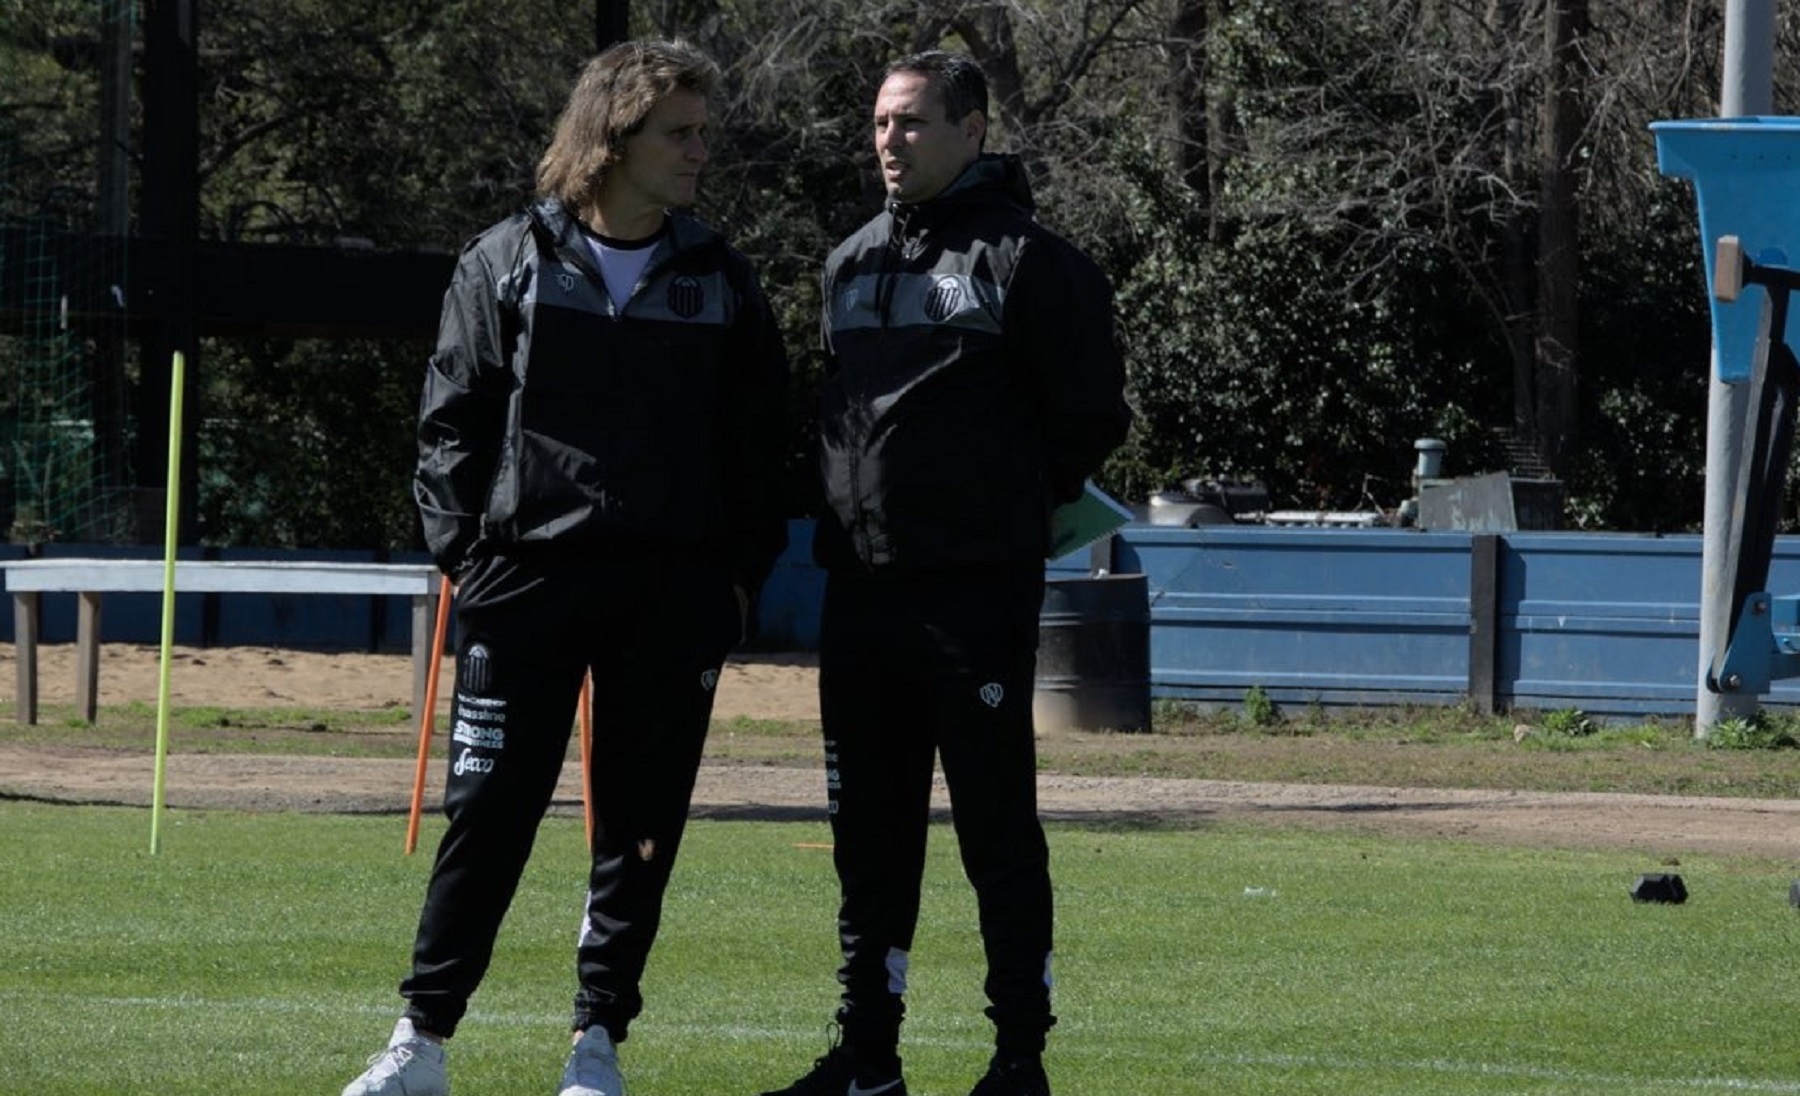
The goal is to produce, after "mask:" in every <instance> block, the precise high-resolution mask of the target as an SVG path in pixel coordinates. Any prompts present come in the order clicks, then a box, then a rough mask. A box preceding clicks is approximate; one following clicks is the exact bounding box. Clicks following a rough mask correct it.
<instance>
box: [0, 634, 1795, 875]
mask: <svg viewBox="0 0 1800 1096" xmlns="http://www.w3.org/2000/svg"><path fill="white" fill-rule="evenodd" d="M39 664H40V673H39V690H40V697H41V702H42V703H46V704H53V703H69V702H70V701H71V700H72V698H73V692H74V676H75V670H74V649H73V647H72V646H68V645H58V646H53V647H44V648H41V649H40V656H39ZM15 666H16V662H15V659H14V657H13V651H12V648H11V647H10V646H0V705H4V706H6V707H10V706H11V704H12V701H13V696H14V691H13V690H14V681H15ZM157 676H158V660H157V652H156V650H155V649H154V648H147V647H136V646H124V645H108V646H107V647H106V648H105V649H104V650H103V653H102V658H101V672H100V692H101V703H103V704H113V703H124V702H127V701H132V700H141V701H144V702H146V703H154V701H155V699H156V693H157ZM449 680H450V677H449V673H448V665H447V664H446V674H445V676H444V684H445V687H446V690H447V688H448V684H449ZM816 683H817V669H816V664H815V662H814V660H813V659H812V658H811V657H810V656H804V655H753V656H746V657H745V658H743V659H742V660H741V661H738V662H736V663H733V664H731V665H729V666H728V667H727V668H726V672H725V675H724V677H723V680H722V681H721V683H720V685H719V696H718V702H717V707H716V712H717V714H718V715H719V716H721V717H727V718H728V717H732V716H737V715H745V716H752V717H762V718H778V719H786V720H816V719H817V718H818V698H817V695H816ZM410 689H411V676H410V659H409V658H408V657H407V656H405V655H366V654H321V653H317V652H303V651H287V650H272V649H268V648H253V647H238V648H207V649H192V648H186V649H179V650H177V651H176V652H175V657H174V658H173V659H172V660H171V669H170V696H171V699H172V702H174V703H176V704H179V705H206V704H218V705H225V706H233V705H235V706H258V705H265V704H283V703H295V704H307V705H317V706H321V707H346V708H380V707H383V706H390V705H391V706H404V705H405V704H407V703H408V700H409V696H410ZM9 715H10V713H5V714H0V719H5V718H8V716H9ZM151 768H152V766H151V759H150V757H149V755H148V753H147V752H121V751H112V750H97V749H89V748H79V747H57V746H43V745H22V744H20V743H17V742H10V741H7V738H6V735H5V733H4V730H0V798H5V797H11V798H27V799H37V800H49V801H58V802H77V803H119V804H128V805H146V804H148V803H149V802H150V797H151V784H152V778H151ZM442 768H443V766H442V763H441V761H440V760H438V759H436V758H434V760H433V763H431V764H429V765H428V766H427V783H426V803H427V806H428V809H430V807H431V806H432V805H434V804H435V803H436V801H437V793H438V789H439V788H440V786H441V777H442ZM573 769H574V766H571V767H570V771H567V772H565V774H564V778H563V782H562V784H561V785H560V787H559V789H558V795H557V808H558V809H559V810H579V809H580V786H579V784H578V783H577V782H576V780H575V775H576V774H575V773H574V772H573ZM413 776H414V763H413V762H412V761H405V760H357V759H348V758H333V757H317V756H311V757H276V756H254V755H232V754H208V755H197V754H176V755H173V756H171V757H170V759H169V761H168V765H167V771H166V785H165V796H166V800H165V801H166V802H167V804H168V805H169V806H170V807H171V808H176V809H181V808H194V809H254V810H315V811H354V812H379V813H404V812H405V811H407V810H408V808H409V806H410V801H411V793H412V786H413ZM1038 786H1039V796H1040V802H1041V805H1042V810H1043V813H1044V815H1045V817H1047V818H1050V819H1058V820H1075V821H1082V820H1087V821H1101V820H1108V821H1125V822H1140V823H1142V822H1156V823H1168V822H1172V823H1179V824H1184V825H1201V826H1204V825H1207V824H1209V823H1212V822H1216V821H1224V820H1235V821H1252V822H1267V823H1270V824H1278V825H1305V826H1313V827H1330V828H1336V829H1348V830H1356V831H1365V832H1370V833H1393V834H1414V835H1435V836H1444V837H1453V838H1460V839H1468V840H1477V841H1486V842H1495V843H1502V844H1534V845H1555V846H1567V847H1607V848H1619V849H1626V850H1634V851H1636V852H1637V853H1640V854H1642V856H1643V857H1644V861H1643V869H1642V870H1647V871H1649V870H1658V868H1657V865H1659V864H1662V863H1667V862H1669V861H1673V860H1677V859H1678V858H1679V856H1680V855H1681V854H1682V853H1684V852H1713V853H1743V854H1752V855H1760V856H1770V857H1776V858H1794V859H1800V801H1794V800H1751V799H1724V798H1701V797H1679V796H1644V795H1609V794H1549V793H1536V792H1505V791H1468V790H1435V789H1409V788H1376V787H1355V786H1342V785H1318V784H1250V783H1239V782H1224V781H1208V780H1168V779H1133V778H1098V777H1069V776H1055V775H1049V776H1043V777H1040V778H1039V784H1038ZM823 802H824V779H823V775H822V772H821V771H820V770H819V769H817V768H779V767H770V766H762V767H757V766H713V765H709V766H707V767H706V768H705V769H704V770H703V771H702V772H701V775H700V781H699V787H698V790H697V792H696V797H695V813H696V814H697V815H701V816H710V817H758V818H823V817H824V811H823ZM937 807H938V809H939V810H940V811H943V810H946V809H947V808H948V801H947V799H946V797H945V796H944V794H943V789H942V787H941V786H940V787H939V789H938V793H937Z"/></svg>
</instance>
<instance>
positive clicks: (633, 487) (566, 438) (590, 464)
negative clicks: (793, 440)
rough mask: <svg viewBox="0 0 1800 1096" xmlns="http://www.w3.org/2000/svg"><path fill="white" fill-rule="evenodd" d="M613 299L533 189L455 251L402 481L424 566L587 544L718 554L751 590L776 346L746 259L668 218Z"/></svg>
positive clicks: (768, 555)
mask: <svg viewBox="0 0 1800 1096" xmlns="http://www.w3.org/2000/svg"><path fill="white" fill-rule="evenodd" d="M655 249H656V250H655V252H654V254H653V255H652V257H651V259H650V262H649V266H648V267H646V269H645V271H644V274H643V276H642V278H641V279H640V280H639V283H638V286H637V288H636V289H635V290H634V291H633V292H632V295H631V298H630V300H629V301H627V302H626V304H625V307H624V308H623V309H615V308H614V306H613V303H612V299H611V297H610V296H609V295H608V294H607V291H606V285H605V283H604V282H603V281H602V279H601V276H600V271H599V269H598V268H597V266H596V265H595V262H594V258H593V254H592V252H591V250H590V249H589V247H588V244H587V242H586V240H585V239H584V238H583V236H582V233H581V228H580V226H579V224H578V223H577V221H576V220H575V218H574V217H573V216H572V215H571V214H570V213H569V212H568V211H567V210H566V209H565V208H564V207H563V205H562V204H561V203H560V202H557V201H554V200H544V201H540V202H538V203H537V204H536V205H534V206H532V207H531V208H530V209H529V210H526V211H524V212H521V213H518V214H516V215H514V216H512V217H510V218H508V219H507V220H505V221H502V222H501V223H499V224H497V225H495V226H493V227H492V228H490V229H488V230H487V231H486V232H483V233H482V234H481V235H479V236H477V237H475V239H473V240H472V241H470V242H469V244H468V245H467V246H466V247H465V248H464V249H463V253H462V256H461V258H460V260H459V261H458V262H457V266H456V272H455V275H454V276H453V277H452V279H451V283H450V288H449V291H448V292H447V293H446V294H445V298H444V310H443V318H442V321H441V324H440V326H439V329H438V341H437V349H436V352H435V353H433V354H432V356H431V363H430V367H429V368H428V369H427V370H426V376H425V388H424V392H423V394H422V395H421V397H420V409H419V432H418V438H419V464H418V469H417V472H416V474H415V476H414V482H413V488H414V490H413V493H414V496H415V498H416V499H417V501H418V505H419V515H420V518H421V520H422V522H423V524H424V529H425V540H426V543H427V545H428V546H429V548H430V550H431V552H432V555H433V557H434V558H435V559H436V560H437V563H438V566H439V567H441V568H442V569H443V570H444V572H445V573H446V574H449V575H452V576H458V575H460V573H461V572H462V571H463V570H464V569H465V568H466V567H467V566H468V565H469V564H471V563H472V562H474V561H475V560H476V559H477V558H480V557H481V556H483V555H489V554H495V553H504V552H508V551H510V550H524V551H534V550H545V549H554V550H557V551H563V550H574V551H579V550H580V549H582V548H584V547H588V546H599V545H606V546H610V547H623V548H627V549H629V548H632V547H643V548H645V549H647V550H652V551H655V550H662V549H676V550H696V549H697V550H700V551H702V552H714V553H717V555H718V558H719V559H720V560H721V562H723V563H724V564H725V565H726V566H728V567H729V568H730V571H731V575H732V579H733V581H734V582H736V583H738V584H739V585H741V586H742V587H744V589H745V590H747V591H750V592H754V591H755V590H756V589H757V588H758V587H759V586H760V585H761V583H762V580H763V579H764V578H765V577H766V576H767V575H768V572H769V570H770V568H771V567H772V566H773V565H774V561H775V557H776V556H777V555H778V554H780V552H781V549H782V547H783V546H784V545H785V544H786V543H787V531H786V521H785V518H784V516H783V515H782V513H781V511H780V507H779V502H778V498H779V495H778V491H777V477H778V474H779V466H780V460H781V451H782V443H783V440H784V438H783V431H782V426H781V422H782V415H783V412H784V408H785V399H786V397H785V391H786V383H787V372H788V366H787V357H786V355H785V353H784V352H783V349H782V345H781V339H780V334H779V332H778V330H777V329H776V325H775V321H774V318H773V316H772V315H771V313H770V311H769V305H768V301H767V300H766V298H765V297H764V296H763V292H762V288H761V287H760V285H759V284H758V283H757V280H756V277H755V275H754V273H753V271H752V270H751V267H750V263H749V261H748V260H747V259H745V258H744V256H743V255H741V254H739V253H738V252H737V251H736V250H734V249H733V248H731V247H730V246H729V245H728V244H727V243H726V242H725V240H724V238H723V237H721V236H720V235H719V234H718V233H716V232H714V231H713V230H712V229H710V228H708V227H706V226H705V225H703V224H701V223H700V222H699V221H696V220H694V219H692V218H690V217H686V216H682V215H679V214H673V213H671V214H670V215H669V219H668V223H667V226H666V229H665V232H664V235H663V238H662V239H661V240H659V241H658V242H657V243H656V244H655Z"/></svg>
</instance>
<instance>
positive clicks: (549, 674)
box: [400, 555, 741, 1039]
mask: <svg viewBox="0 0 1800 1096" xmlns="http://www.w3.org/2000/svg"><path fill="white" fill-rule="evenodd" d="M457 631H458V643H457V646H458V657H457V678H456V692H455V700H454V705H453V711H452V716H451V731H450V754H449V767H450V774H449V779H448V784H447V787H446V789H445V799H444V811H445V815H446V817H447V818H448V821H449V828H448V829H447V830H446V832H445V834H444V837H443V840H442V842H441V843H440V844H439V846H438V854H437V861H436V864H435V866H434V867H433V869H432V875H431V882H430V884H429V886H428V888H427V891H426V897H425V905H424V909H423V911H422V912H421V914H420V917H419V931H418V936H417V938H416V940H415V943H414V949H413V967H412V973H411V974H410V975H409V976H408V977H407V978H406V979H405V980H404V981H403V982H402V983H401V986H400V992H401V995H402V996H403V997H405V998H406V999H407V1001H408V1008H407V1014H408V1015H409V1016H411V1017H412V1018H413V1020H414V1022H415V1023H416V1024H417V1025H418V1026H420V1027H422V1028H424V1029H426V1030H428V1031H433V1032H436V1033H438V1034H441V1035H445V1036H448V1035H451V1034H453V1033H454V1032H455V1029H456V1026H457V1023H458V1021H460V1020H461V1018H462V1015H463V1013H464V1011H465V1010H466V1009H467V1007H468V1001H469V997H470V995H471V994H473V993H474V992H475V988H476V986H477V985H479V983H480V981H481V979H482V976H483V975H484V974H485V973H486V971H487V967H488V964H489V961H490V959H491V958H492V955H493V948H494V941H495V937H496V936H497V934H498V933H499V930H500V924H501V921H502V919H503V918H504V916H505V914H506V910H507V907H508V906H509V905H510V904H511V902H512V898H513V895H514V892H515V891H516V889H517V887H518V882H519V878H520V876H521V874H522V873H523V871H524V868H525V862H526V860H527V859H528V858H529V857H530V854H531V848H532V843H533V840H534V838H535V836H536V833H537V827H538V823H539V821H540V820H541V819H542V817H543V814H544V811H545V809H546V808H547V807H548V806H549V803H550V797H551V795H552V793H553V791H554V789H555V786H556V780H557V776H558V774H559V772H560V771H561V769H562V765H563V759H564V756H565V754H566V753H567V751H568V744H569V732H570V729H571V726H572V724H573V722H574V716H575V705H576V702H577V699H578V697H579V693H580V688H581V679H582V675H583V673H584V672H586V671H588V670H589V669H590V668H591V670H592V672H593V678H594V690H593V697H594V705H593V709H594V718H593V742H592V745H591V768H592V772H593V782H592V786H591V788H590V791H589V796H590V800H591V802H592V803H593V806H594V814H595V818H594V849H593V860H592V868H591V873H590V877H589V880H588V900H587V910H586V917H585V918H584V919H583V921H582V930H581V935H580V939H579V941H578V944H577V950H576V967H577V983H578V987H579V988H578V992H577V995H576V999H575V1017H574V1024H575V1027H576V1028H577V1029H579V1028H585V1027H587V1026H589V1025H591V1024H594V1023H601V1024H603V1025H605V1026H606V1027H607V1028H608V1030H610V1031H611V1032H612V1034H613V1037H614V1038H615V1039H623V1038H624V1037H625V1034H626V1028H627V1027H628V1026H629V1024H630V1022H631V1020H632V1019H633V1018H634V1017H635V1016H636V1015H637V1014H638V1012H639V1011H640V1010H641V1008H642V1007H643V998H642V996H641V995H640V993H639V988H638V983H639V979H640V977H641V975H642V974H643V970H644V964H645V961H646V959H647V958H648V956H649V952H650V946H651V943H652V942H653V941H654V939H655V937H656V930H657V926H658V924H659V923H660V920H661V915H662V900H663V894H664V890H665V888H666V886H667V884H668V880H669V874H670V870H671V868H672V866H673V864H674V861H675V854H676V851H677V849H678V848H679V847H680V844H681V836H682V830H683V827H684V825H685V822H686V819H687V812H688V805H689V802H690V800H691V798H692V795H693V788H694V777H695V774H696V772H697V770H698V768H699V763H700V755H701V750H702V747H703V746H704V744H705V740H706V728H707V724H708V721H709V720H710V717H711V713H712V701H713V687H714V685H715V684H716V683H717V681H718V674H719V668H720V665H721V664H722V663H723V661H724V658H725V655H726V653H727V651H728V650H729V648H730V646H731V645H732V644H733V643H734V642H736V640H737V639H738V638H739V634H740V631H741V623H740V620H739V617H738V609H737V600H736V595H735V594H734V593H733V592H732V590H731V587H730V583H729V581H728V579H727V578H726V576H725V572H724V571H723V569H721V568H717V567H712V566H708V565H705V564H703V563H698V562H696V561H693V560H683V559H679V558H670V557H668V556H656V557H650V556H647V555H633V556H631V557H627V558H617V559H610V560H608V559H603V558H597V557H591V558H587V559H584V560H582V561H580V562H579V564H578V565H577V564H572V563H570V562H565V561H557V562H554V563H552V562H547V561H541V560H528V561H526V562H524V563H520V562H517V561H509V560H496V561H492V562H489V563H486V564H483V565H481V566H480V567H478V568H477V570H476V572H475V573H474V574H472V575H470V576H468V578H467V579H465V581H464V583H463V585H462V587H461V588H460V589H459V591H458V597H457Z"/></svg>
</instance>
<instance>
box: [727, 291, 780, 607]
mask: <svg viewBox="0 0 1800 1096" xmlns="http://www.w3.org/2000/svg"><path fill="white" fill-rule="evenodd" d="M738 263H739V276H738V278H737V281H738V289H739V297H740V300H739V307H738V314H737V320H736V323H735V324H734V328H733V331H732V339H731V345H732V347H733V351H732V360H731V361H730V362H729V363H728V366H727V370H726V381H725V421H724V431H725V448H724V454H725V460H726V464H725V468H724V469H723V471H724V481H725V482H724V491H725V517H726V521H727V523H728V528H729V529H730V531H731V532H730V535H731V538H732V540H731V548H730V556H731V576H732V581H733V582H735V583H737V584H738V585H739V586H741V587H743V589H744V590H745V592H747V593H749V594H751V595H752V596H754V595H755V594H756V592H757V591H758V590H759V589H761V588H762V584H763V581H764V580H765V579H767V578H768V577H769V572H770V571H771V570H773V569H774V566H775V559H776V557H777V556H779V555H780V554H781V552H782V549H784V548H786V547H787V515H786V513H785V510H784V507H783V500H782V491H781V482H782V457H783V454H784V452H785V449H786V442H787V429H786V418H787V385H788V359H787V350H786V348H785V347H784V346H783V345H782V341H781V331H780V328H779V326H778V325H777V324H776V322H775V315H774V312H773V311H772V310H771V309H770V307H769V301H768V297H767V296H766V295H765V294H764V293H763V290H762V285H761V284H760V283H759V282H758V281H757V278H756V275H755V272H754V271H752V270H751V269H750V266H749V263H748V261H746V260H743V259H741V258H739V259H738Z"/></svg>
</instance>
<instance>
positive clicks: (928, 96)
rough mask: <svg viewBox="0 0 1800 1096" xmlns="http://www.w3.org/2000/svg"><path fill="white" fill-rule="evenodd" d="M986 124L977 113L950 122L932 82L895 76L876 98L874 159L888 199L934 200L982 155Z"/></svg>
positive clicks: (902, 74)
mask: <svg viewBox="0 0 1800 1096" xmlns="http://www.w3.org/2000/svg"><path fill="white" fill-rule="evenodd" d="M986 129H987V119H986V118H984V117H982V114H981V112H980V111H978V110H972V111H970V112H969V114H968V116H967V117H965V118H950V117H948V116H947V114H946V112H945V109H944V96H943V93H942V92H940V91H939V90H938V89H937V88H936V87H935V86H933V85H932V83H931V81H930V79H929V78H927V77H925V76H923V75H921V74H919V73H916V72H896V73H894V74H893V75H891V76H889V77H888V78H887V79H886V80H884V81H882V84H881V90H880V91H879V92H877V93H876V95H875V155H876V156H877V157H879V158H880V160H881V179H882V182H883V183H885V184H886V186H887V192H888V196H889V197H890V198H894V199H897V200H899V201H902V202H923V201H925V200H927V199H929V198H935V197H936V196H937V195H938V194H939V193H940V192H942V191H943V189H944V188H945V187H947V186H949V185H950V184H951V183H952V182H954V181H955V180H956V177H957V176H958V175H961V174H962V171H963V169H964V168H966V167H968V166H969V165H970V164H971V163H974V162H975V159H976V158H977V157H979V156H980V155H981V137H982V134H983V133H984V132H986Z"/></svg>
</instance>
